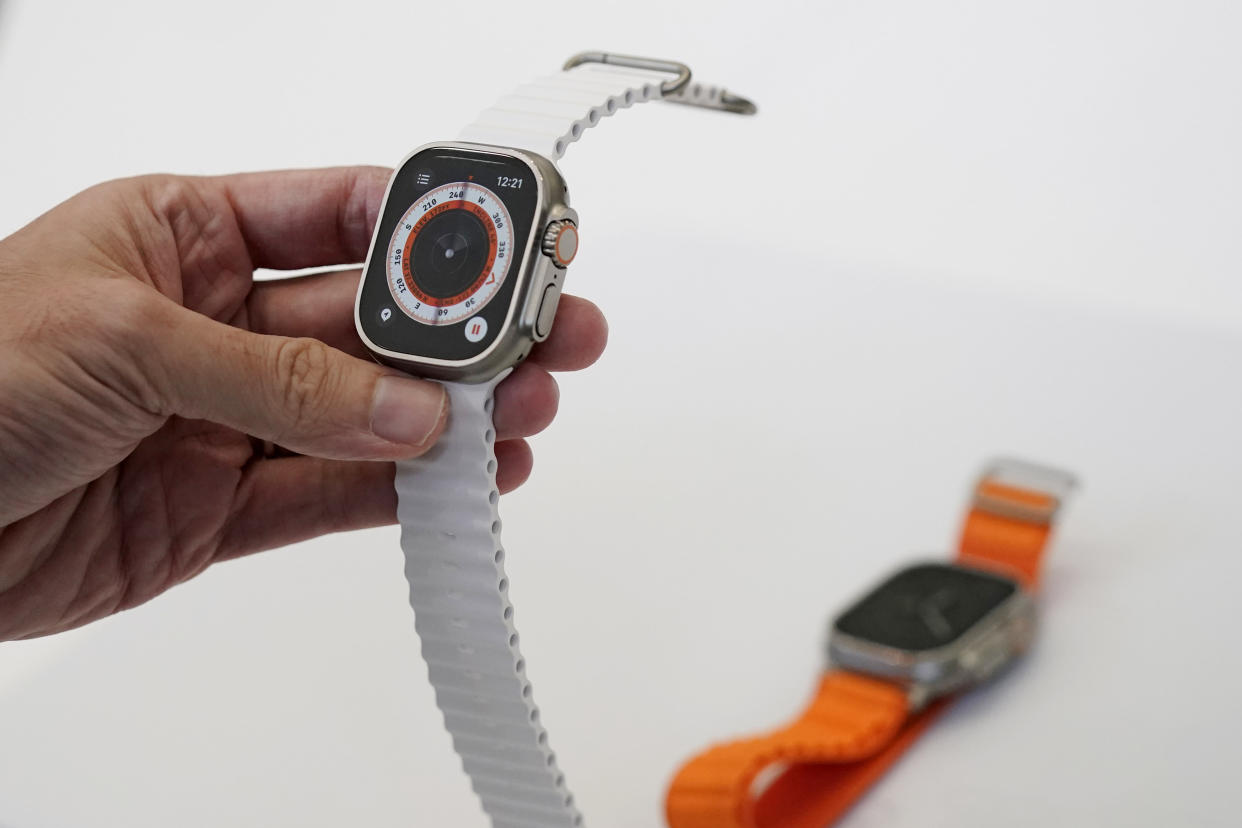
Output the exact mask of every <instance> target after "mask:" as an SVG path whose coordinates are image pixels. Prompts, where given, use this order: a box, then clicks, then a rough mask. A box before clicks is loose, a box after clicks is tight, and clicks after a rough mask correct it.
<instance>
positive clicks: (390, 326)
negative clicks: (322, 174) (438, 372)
mask: <svg viewBox="0 0 1242 828" xmlns="http://www.w3.org/2000/svg"><path fill="white" fill-rule="evenodd" d="M538 205H539V183H538V179H537V178H536V174H535V172H534V170H532V169H531V168H530V167H529V166H527V164H526V162H524V161H522V160H520V159H518V158H514V157H512V156H506V155H499V154H495V153H489V152H477V151H473V150H464V149H449V148H444V147H439V148H431V149H427V150H424V151H423V152H420V153H418V154H417V155H414V156H413V157H411V158H410V159H409V160H408V161H406V162H405V163H404V164H403V165H402V166H401V168H400V169H399V170H397V172H396V175H395V176H394V178H393V182H392V186H391V188H390V190H389V193H388V200H387V202H386V204H385V205H384V214H383V215H382V216H380V219H379V230H378V235H377V236H376V241H375V247H374V249H373V250H372V252H371V259H370V261H368V262H367V269H366V276H365V279H364V281H363V285H362V291H361V293H360V295H359V299H358V318H359V320H360V321H361V323H362V328H363V330H364V331H365V332H366V334H367V336H368V337H369V338H370V340H371V341H372V342H373V343H374V344H375V345H377V346H379V347H380V348H384V349H386V350H389V351H394V352H397V353H399V354H404V355H411V356H419V357H430V358H432V359H444V360H454V361H456V360H466V359H470V358H471V357H474V356H477V355H478V354H480V353H482V352H483V351H484V350H486V349H487V348H488V346H490V345H491V343H492V342H493V341H494V340H495V338H496V337H497V336H498V335H499V334H500V333H501V331H502V329H503V328H504V322H505V318H506V316H507V315H508V312H509V307H510V305H511V304H513V302H514V299H515V290H516V286H517V285H516V283H517V281H518V276H519V274H520V273H521V266H522V256H523V255H524V253H525V252H526V247H527V241H528V240H529V238H530V234H531V226H532V224H533V223H534V221H535V213H536V211H537V210H538ZM519 298H520V297H519Z"/></svg>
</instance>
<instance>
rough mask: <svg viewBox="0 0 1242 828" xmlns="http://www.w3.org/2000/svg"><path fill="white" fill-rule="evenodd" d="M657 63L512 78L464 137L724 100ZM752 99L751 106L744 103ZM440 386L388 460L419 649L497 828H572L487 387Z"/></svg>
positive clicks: (573, 813)
mask: <svg viewBox="0 0 1242 828" xmlns="http://www.w3.org/2000/svg"><path fill="white" fill-rule="evenodd" d="M669 79H670V76H669V74H667V73H663V72H657V71H648V70H643V69H632V68H623V67H618V66H613V65H604V64H599V63H587V64H583V65H580V66H576V67H574V68H573V69H568V70H566V71H564V72H561V73H560V74H557V75H552V76H550V77H547V78H542V79H540V80H537V81H535V82H534V83H529V84H526V85H525V86H522V87H519V88H518V89H517V90H515V91H514V92H513V93H511V94H510V95H508V96H506V97H504V98H502V99H501V100H500V101H499V102H497V104H496V105H495V106H493V107H491V108H490V109H487V110H484V111H483V112H482V113H481V114H480V115H479V117H478V119H477V120H476V121H475V122H474V123H473V124H471V125H470V126H468V127H466V129H465V130H464V131H463V133H462V135H461V138H462V140H465V141H474V142H477V143H483V144H490V145H499V146H505V147H514V148H517V149H525V150H529V151H532V152H536V153H539V154H540V155H542V156H544V157H546V158H548V159H551V160H552V161H554V162H555V161H556V160H557V159H559V158H560V157H561V156H562V155H564V153H565V149H566V147H568V145H569V144H571V143H573V142H574V141H576V140H578V138H579V137H581V135H582V133H583V132H584V131H585V130H586V129H588V128H590V127H592V126H595V125H596V124H597V123H599V121H600V120H601V119H602V118H604V117H606V116H608V115H612V114H614V113H616V112H617V111H618V110H620V109H624V108H625V107H628V106H632V105H633V104H636V103H642V102H644V101H651V100H657V99H661V98H663V99H665V100H671V101H674V102H679V103H689V104H696V105H699V106H707V107H711V108H720V109H727V108H729V105H727V104H726V103H725V97H726V95H727V93H726V92H725V91H724V90H723V89H722V88H720V87H714V86H705V85H703V84H697V83H690V84H687V85H686V86H685V87H684V88H682V89H680V90H678V91H677V92H676V93H674V94H672V95H664V93H663V88H664V87H663V84H666V83H668V82H669ZM748 105H749V104H748ZM508 373H509V372H508V371H505V372H504V373H502V374H501V375H500V376H498V377H495V378H494V379H492V380H491V381H489V382H486V383H480V384H477V385H467V384H463V383H451V382H449V383H445V384H444V385H445V388H447V389H448V393H449V398H450V404H451V406H452V407H451V410H450V412H449V421H448V426H447V428H446V429H445V431H444V433H443V434H442V435H441V437H440V439H439V441H438V442H437V443H436V445H435V447H434V448H432V449H431V451H429V452H427V453H426V454H424V455H423V456H422V457H419V458H417V459H414V460H407V461H404V462H401V463H398V464H397V495H398V503H399V505H398V509H397V515H398V518H399V519H400V521H401V527H402V531H401V548H402V549H403V550H404V551H405V561H406V563H405V573H406V577H407V578H408V579H409V582H410V603H411V605H412V606H413V607H414V615H415V626H416V627H417V629H418V634H419V637H420V639H421V640H422V649H423V657H424V659H425V660H426V662H427V667H428V673H429V676H430V679H431V683H432V685H433V686H434V687H435V691H436V701H437V703H438V704H439V706H440V709H441V711H443V713H444V721H445V725H446V726H447V727H448V731H449V733H450V734H451V735H452V737H453V746H454V747H455V748H456V750H457V753H458V754H459V755H460V756H461V758H462V764H463V765H464V767H465V770H466V773H467V774H468V775H469V776H470V780H471V783H472V784H473V786H474V790H475V792H476V793H477V794H478V795H479V798H480V799H481V800H482V802H483V809H484V810H485V811H486V812H487V813H488V815H489V816H490V817H491V819H492V825H493V826H494V828H573V826H580V825H582V816H581V815H580V814H579V813H578V810H577V809H576V808H575V807H574V803H573V797H572V796H571V795H570V794H569V792H568V791H567V790H566V788H565V778H564V776H562V775H561V772H560V770H559V769H558V768H557V765H556V758H555V756H554V754H553V753H552V751H551V750H550V749H549V747H548V744H547V732H546V731H545V730H544V729H543V727H542V726H541V725H540V723H539V709H538V708H537V707H536V706H535V703H534V701H533V700H532V697H531V688H530V683H529V682H528V681H527V680H526V670H525V662H524V661H523V660H522V656H521V653H520V652H519V650H518V635H517V631H516V629H515V628H514V626H513V607H512V606H511V605H510V604H509V601H508V595H507V589H508V580H507V578H506V576H505V570H504V565H503V559H504V549H503V547H502V546H501V544H500V518H499V513H498V512H497V509H496V502H497V499H498V497H499V494H498V491H497V489H496V457H495V453H494V451H493V444H494V441H495V433H494V430H493V428H492V416H491V410H492V395H493V392H494V390H495V387H496V385H497V384H498V383H499V382H500V381H501V380H502V379H503V378H504V377H505V376H507V375H508Z"/></svg>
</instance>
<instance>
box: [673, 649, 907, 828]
mask: <svg viewBox="0 0 1242 828" xmlns="http://www.w3.org/2000/svg"><path fill="white" fill-rule="evenodd" d="M907 710H908V702H907V699H906V694H905V691H904V690H902V689H901V688H900V687H898V686H897V685H895V684H892V683H889V682H885V681H880V680H877V679H872V678H868V677H866V676H860V675H856V674H854V673H846V672H842V671H831V672H828V673H827V674H825V675H824V677H823V679H822V680H821V681H820V684H819V688H818V691H817V693H816V695H815V698H814V699H813V700H812V702H811V705H810V707H808V708H807V710H806V712H805V713H803V714H802V716H801V717H800V718H799V719H797V720H796V721H794V722H793V723H792V724H790V725H788V726H786V727H784V728H781V729H780V730H777V731H776V732H774V733H772V734H770V735H767V736H762V737H759V738H756V739H748V740H745V741H740V742H731V743H728V744H724V745H720V746H717V747H714V748H712V749H710V750H708V751H707V752H706V753H703V754H700V755H699V756H697V757H695V758H694V759H692V760H691V761H690V762H688V763H687V764H686V765H685V766H683V767H682V769H681V770H680V771H679V772H678V773H677V776H676V777H675V778H674V780H673V784H672V787H671V788H670V790H669V794H668V800H667V802H666V815H667V817H668V824H669V825H670V826H671V827H672V828H793V826H801V825H803V824H805V825H806V826H807V828H823V826H824V825H825V824H826V821H824V822H819V823H818V824H816V823H815V822H809V821H808V822H803V821H802V820H807V819H812V818H816V817H813V816H812V815H813V814H815V813H820V812H823V813H827V814H829V816H828V817H827V820H830V819H831V818H832V816H831V815H832V814H835V813H839V812H841V811H843V810H845V808H846V807H848V805H849V802H850V801H852V800H853V796H854V795H853V794H849V793H848V792H847V790H846V786H837V785H833V786H832V787H830V788H821V789H819V790H817V791H804V790H801V788H802V787H804V786H805V784H806V782H808V781H813V780H804V779H803V778H802V777H798V778H795V779H793V780H787V779H786V777H788V776H789V774H788V773H785V774H782V775H781V777H778V778H777V780H776V781H774V782H773V784H772V785H771V786H770V787H769V789H768V790H767V791H764V792H763V794H761V795H760V796H758V797H756V796H755V793H754V789H755V787H756V786H755V782H756V780H758V779H760V778H761V777H762V776H763V775H764V774H765V773H766V772H768V771H769V770H771V769H779V768H780V767H781V766H782V765H795V766H798V767H816V768H822V767H828V768H832V769H834V770H836V769H838V768H850V767H851V766H855V765H863V764H870V763H871V762H874V761H876V759H877V758H878V756H879V755H880V754H881V753H882V752H884V751H885V750H886V747H887V746H891V745H893V744H895V743H896V742H897V741H899V736H900V734H901V733H902V729H903V725H905V724H906V722H907V719H908V716H907ZM896 756H897V754H896V753H894V754H893V756H892V757H891V758H889V759H888V760H887V761H886V762H885V763H884V765H888V764H890V763H891V762H892V761H893V760H894V759H896ZM881 770H882V768H880V769H877V770H876V772H875V773H876V775H878V774H879V772H880V771H881ZM868 781H869V780H868ZM866 784H867V783H866V782H864V783H863V786H864V787H865V785H866ZM777 786H780V787H779V789H778V788H777ZM791 786H795V787H797V788H799V789H798V790H789V788H790V787H791ZM851 787H852V786H851ZM774 789H777V790H776V792H775V793H774ZM785 793H788V794H789V795H785ZM777 794H779V795H777ZM847 796H848V798H847ZM812 802H813V803H814V805H813V806H810V803H812Z"/></svg>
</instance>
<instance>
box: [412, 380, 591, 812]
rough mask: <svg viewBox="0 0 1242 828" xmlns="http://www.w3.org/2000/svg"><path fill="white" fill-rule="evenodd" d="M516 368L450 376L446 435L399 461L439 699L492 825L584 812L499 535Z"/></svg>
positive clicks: (423, 630)
mask: <svg viewBox="0 0 1242 828" xmlns="http://www.w3.org/2000/svg"><path fill="white" fill-rule="evenodd" d="M508 374H509V371H505V372H504V373H502V374H501V375H500V376H498V377H496V378H494V379H492V380H490V381H489V382H485V383H480V384H477V385H467V384H465V383H451V382H449V383H445V384H444V386H445V388H446V389H447V390H448V394H449V400H450V404H451V409H450V413H449V421H448V425H447V427H446V428H445V430H444V433H443V434H442V435H441V436H440V439H439V440H438V441H437V443H436V445H435V446H434V447H433V448H432V449H431V450H430V451H428V452H427V453H426V454H424V455H423V456H422V457H418V458H415V459H413V460H405V461H402V462H400V463H398V464H397V479H396V484H397V497H398V507H397V517H398V519H399V520H400V521H401V548H402V549H403V550H404V552H405V575H406V578H407V579H408V580H409V582H410V604H411V605H412V606H413V607H414V618H415V621H414V624H415V627H416V628H417V630H418V635H419V638H420V639H421V641H422V651H423V659H424V660H425V661H426V662H427V671H428V675H429V677H430V679H431V684H432V686H433V687H434V688H435V692H436V703H437V704H438V705H439V707H440V710H441V711H442V712H443V713H444V723H445V725H446V726H447V728H448V731H449V733H450V734H451V735H452V737H453V747H454V748H455V749H456V750H457V753H458V755H459V756H461V759H462V765H463V766H464V768H465V770H466V773H467V774H468V775H469V776H470V780H471V783H472V784H473V786H474V790H475V793H477V794H478V795H479V799H480V800H482V803H483V810H485V811H486V812H487V813H488V815H489V816H490V817H491V819H492V825H493V826H495V828H573V827H574V826H580V825H581V824H582V817H581V816H580V815H579V813H578V810H577V809H576V808H575V807H574V804H573V797H572V796H571V795H570V793H569V792H568V790H566V788H565V778H564V776H562V775H561V772H560V770H559V768H557V765H556V757H555V755H554V754H553V753H552V751H551V749H550V748H549V747H548V742H547V732H546V731H545V730H544V729H543V727H542V726H541V725H540V723H539V708H538V707H536V706H535V702H534V700H533V698H532V695H531V688H530V682H529V681H528V680H527V678H526V665H525V662H524V661H523V659H522V654H521V651H520V650H519V649H518V634H517V630H516V628H515V627H514V626H513V607H512V606H511V605H510V603H509V597H508V586H509V582H508V578H507V577H506V575H505V568H504V547H503V546H501V543H500V516H499V512H498V511H497V508H496V507H497V501H498V499H499V496H500V493H499V491H498V490H497V488H496V454H495V451H494V449H493V445H494V443H495V431H494V429H493V428H492V399H493V393H494V391H495V388H496V385H497V384H498V383H499V382H500V381H501V380H502V379H504V378H505V377H506V376H507V375H508Z"/></svg>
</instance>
